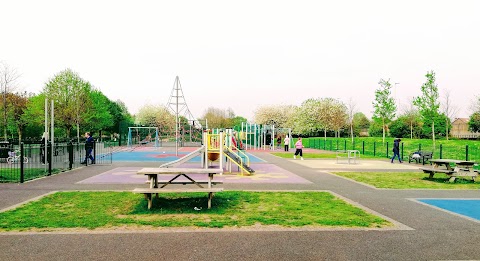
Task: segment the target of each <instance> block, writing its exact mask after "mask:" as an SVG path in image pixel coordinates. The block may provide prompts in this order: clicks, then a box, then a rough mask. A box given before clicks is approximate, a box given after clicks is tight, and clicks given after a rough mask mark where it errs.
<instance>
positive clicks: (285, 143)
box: [283, 135, 290, 151]
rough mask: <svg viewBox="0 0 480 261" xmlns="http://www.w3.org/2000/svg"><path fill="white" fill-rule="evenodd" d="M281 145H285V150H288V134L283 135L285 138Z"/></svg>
mask: <svg viewBox="0 0 480 261" xmlns="http://www.w3.org/2000/svg"><path fill="white" fill-rule="evenodd" d="M283 145H284V146H285V151H288V150H289V147H290V138H289V137H288V135H287V136H285V139H283Z"/></svg>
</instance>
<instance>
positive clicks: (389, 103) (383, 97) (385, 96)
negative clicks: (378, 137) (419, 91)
mask: <svg viewBox="0 0 480 261" xmlns="http://www.w3.org/2000/svg"><path fill="white" fill-rule="evenodd" d="M378 84H380V88H379V89H377V90H375V101H374V102H373V107H374V109H375V111H374V112H373V117H374V118H378V119H380V120H381V122H382V137H383V140H382V142H383V143H385V130H386V127H387V123H388V122H389V121H390V120H391V119H393V118H394V117H395V112H396V110H397V106H396V105H395V100H394V98H392V97H390V95H391V90H390V89H391V88H392V85H391V84H390V80H388V81H385V80H384V79H380V81H379V82H378Z"/></svg>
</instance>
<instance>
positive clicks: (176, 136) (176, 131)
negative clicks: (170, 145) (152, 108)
mask: <svg viewBox="0 0 480 261" xmlns="http://www.w3.org/2000/svg"><path fill="white" fill-rule="evenodd" d="M175 91H176V93H177V95H176V101H177V102H176V111H175V155H176V156H178V76H177V78H176V79H175Z"/></svg>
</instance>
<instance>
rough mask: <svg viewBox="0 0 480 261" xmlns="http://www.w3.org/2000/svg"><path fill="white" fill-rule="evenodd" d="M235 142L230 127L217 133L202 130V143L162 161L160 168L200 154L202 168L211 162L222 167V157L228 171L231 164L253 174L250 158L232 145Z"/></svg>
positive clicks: (173, 165)
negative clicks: (187, 151) (180, 156)
mask: <svg viewBox="0 0 480 261" xmlns="http://www.w3.org/2000/svg"><path fill="white" fill-rule="evenodd" d="M233 144H235V136H234V135H233V130H232V129H227V130H226V131H225V132H224V131H223V130H219V131H218V133H208V132H207V131H204V132H203V145H202V146H201V147H200V148H198V149H196V150H195V151H192V152H190V153H189V154H187V155H185V156H184V157H182V158H179V159H177V160H174V161H171V162H167V163H164V164H162V165H160V167H161V168H168V167H176V166H178V165H180V164H182V163H185V162H187V161H189V160H191V159H192V158H194V157H197V156H201V159H202V160H201V166H202V168H209V165H210V164H212V163H213V162H217V161H218V162H219V164H220V166H219V167H220V168H222V169H223V164H224V159H225V160H226V162H225V163H226V167H227V170H228V171H229V172H232V164H234V165H237V166H238V167H239V171H240V172H241V173H242V174H244V173H247V174H253V173H254V172H255V171H254V170H253V169H252V168H250V159H249V157H248V155H246V154H245V153H244V152H242V151H241V150H239V149H238V148H237V147H235V146H233Z"/></svg>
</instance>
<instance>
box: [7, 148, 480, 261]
mask: <svg viewBox="0 0 480 261" xmlns="http://www.w3.org/2000/svg"><path fill="white" fill-rule="evenodd" d="M255 154H256V155H257V156H258V157H260V158H263V159H265V160H266V161H268V163H269V164H274V165H275V166H278V167H280V168H282V169H285V170H286V171H288V172H291V173H294V174H295V175H297V176H299V177H301V178H302V179H304V180H307V181H309V182H308V183H307V182H306V183H283V184H278V183H262V182H256V183H254V182H252V183H225V184H224V187H225V189H231V190H235V189H259V190H283V189H285V190H330V191H332V192H333V193H336V194H338V195H340V196H341V197H344V198H346V199H348V200H350V201H351V202H355V203H356V204H359V205H361V206H364V207H366V208H368V209H371V210H372V211H375V212H377V213H379V214H381V215H383V216H385V217H387V218H389V219H392V220H395V221H396V222H398V223H399V224H402V225H403V226H399V227H398V229H396V230H368V229H365V230H364V229H360V230H359V229H355V230H349V229H324V230H302V229H293V230H281V229H279V230H275V229H270V230H268V231H264V230H257V231H255V230H249V231H235V230H228V229H223V230H198V231H145V230H143V231H121V230H117V231H107V232H81V233H80V232H51V233H3V234H0V249H2V250H1V251H0V260H29V259H35V260H72V259H77V260H387V259H388V260H474V259H477V260H478V259H480V246H479V243H480V236H479V235H480V228H479V225H480V223H479V222H478V221H474V220H472V219H468V218H463V217H459V216H458V215H452V214H451V213H448V212H446V211H441V210H439V209H437V208H433V207H430V206H427V205H425V204H420V203H418V202H416V201H415V200H413V199H416V198H423V199H426V198H451V199H461V198H468V199H479V198H480V192H479V191H478V190H465V191H458V190H455V191H453V190H386V189H375V188H372V187H369V186H365V185H362V184H360V183H357V182H353V181H351V180H348V179H344V178H340V177H337V176H335V175H332V174H329V173H328V171H330V170H332V169H333V168H334V165H333V164H330V165H329V164H327V161H323V162H321V161H320V160H308V159H307V160H305V161H300V160H296V161H294V160H293V159H281V158H278V157H275V156H272V155H270V154H266V153H255ZM363 163H366V162H363ZM379 164H380V163H379ZM385 164H386V166H385V168H387V169H392V168H396V170H395V171H404V170H406V169H408V168H411V165H408V164H390V163H388V162H386V163H385ZM157 165H158V164H157V163H151V162H129V163H114V164H113V165H112V166H89V167H85V168H81V169H78V170H74V171H71V172H66V173H62V174H59V175H55V176H51V177H47V178H43V179H39V180H36V181H32V182H27V183H24V184H0V209H4V208H9V207H12V206H14V205H15V204H19V203H21V202H24V201H26V200H30V199H32V198H35V197H38V196H41V195H43V194H45V193H48V192H51V191H58V190H127V191H129V190H132V189H133V188H134V187H137V186H138V184H128V183H125V184H99V183H85V182H84V183H80V181H84V180H87V179H88V178H92V177H95V176H97V175H98V174H102V173H105V172H108V171H110V170H112V169H115V168H126V167H133V168H138V167H155V166H157ZM374 165H375V166H378V164H374ZM387 166H388V167H387ZM356 167H357V168H363V167H365V168H364V169H371V168H372V166H367V165H361V164H359V165H357V166H356ZM350 168H352V169H355V168H354V167H353V166H343V164H342V165H340V164H339V165H337V166H336V168H335V170H336V171H339V170H342V169H343V170H351V169H350ZM414 168H415V167H414ZM32 218H35V217H34V216H32ZM0 223H1V220H0Z"/></svg>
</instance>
